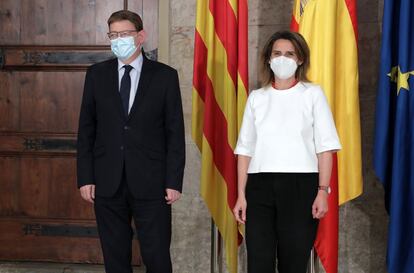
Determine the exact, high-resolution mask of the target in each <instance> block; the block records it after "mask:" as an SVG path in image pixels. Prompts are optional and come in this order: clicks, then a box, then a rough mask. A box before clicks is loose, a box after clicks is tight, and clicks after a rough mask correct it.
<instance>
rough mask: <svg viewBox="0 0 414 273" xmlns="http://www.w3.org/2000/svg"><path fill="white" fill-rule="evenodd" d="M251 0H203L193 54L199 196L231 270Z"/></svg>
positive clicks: (234, 253) (237, 238) (235, 240)
mask: <svg viewBox="0 0 414 273" xmlns="http://www.w3.org/2000/svg"><path fill="white" fill-rule="evenodd" d="M247 62H248V58H247V0H199V1H197V18H196V32H195V52H194V78H193V112H192V136H193V139H194V141H195V143H196V144H197V146H198V148H199V150H200V152H201V195H202V197H203V198H204V200H205V202H206V204H207V207H208V209H209V211H210V213H211V216H212V218H213V220H214V223H215V224H216V225H217V227H218V230H219V232H220V234H221V236H222V237H223V241H224V246H225V252H226V261H227V265H228V269H229V272H231V273H236V272H237V250H238V245H239V243H240V242H241V236H240V233H239V231H238V226H237V223H236V221H235V219H234V217H233V214H232V209H233V207H234V205H235V203H236V199H237V170H236V165H237V164H236V157H235V155H234V154H233V150H234V148H235V145H236V141H237V134H238V132H239V128H240V124H241V120H242V115H243V110H244V105H245V102H246V99H247V90H248V89H247V88H248V66H247Z"/></svg>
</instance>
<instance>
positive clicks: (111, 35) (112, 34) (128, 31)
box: [107, 30, 138, 40]
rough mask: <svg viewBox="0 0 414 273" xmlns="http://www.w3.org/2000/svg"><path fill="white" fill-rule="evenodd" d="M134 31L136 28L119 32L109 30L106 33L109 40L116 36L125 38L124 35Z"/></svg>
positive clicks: (129, 34) (126, 35) (127, 35)
mask: <svg viewBox="0 0 414 273" xmlns="http://www.w3.org/2000/svg"><path fill="white" fill-rule="evenodd" d="M134 32H138V30H124V31H119V32H118V31H111V32H108V33H107V34H108V38H109V40H115V39H117V38H118V37H121V38H125V37H129V36H132V33H134Z"/></svg>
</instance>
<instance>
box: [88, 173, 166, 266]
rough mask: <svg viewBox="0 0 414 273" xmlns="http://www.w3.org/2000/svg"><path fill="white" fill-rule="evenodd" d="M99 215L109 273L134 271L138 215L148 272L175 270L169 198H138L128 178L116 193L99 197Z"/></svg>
mask: <svg viewBox="0 0 414 273" xmlns="http://www.w3.org/2000/svg"><path fill="white" fill-rule="evenodd" d="M95 215H96V222H97V225H98V232H99V237H100V240H101V245H102V251H103V256H104V261H105V271H106V272H107V273H132V267H131V257H132V254H131V253H132V250H131V248H132V237H133V232H132V228H131V220H132V219H134V222H135V226H136V228H137V235H138V239H139V242H140V246H141V255H142V258H143V261H144V264H145V266H146V268H147V273H171V272H172V266H171V257H170V242H171V206H170V205H167V204H166V201H165V199H160V200H138V199H134V197H133V196H132V195H131V193H130V191H129V190H128V186H127V183H126V181H125V178H124V179H123V181H122V183H121V186H120V188H119V189H118V191H117V192H116V194H115V195H114V196H112V197H100V196H96V197H95Z"/></svg>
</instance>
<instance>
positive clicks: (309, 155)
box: [234, 82, 341, 173]
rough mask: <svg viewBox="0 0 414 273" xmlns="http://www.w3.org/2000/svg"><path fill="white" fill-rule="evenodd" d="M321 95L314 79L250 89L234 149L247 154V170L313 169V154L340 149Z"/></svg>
mask: <svg viewBox="0 0 414 273" xmlns="http://www.w3.org/2000/svg"><path fill="white" fill-rule="evenodd" d="M340 149H341V144H340V143H339V138H338V134H337V132H336V128H335V124H334V120H333V117H332V113H331V110H330V108H329V105H328V102H327V100H326V97H325V95H324V93H323V91H322V89H321V88H320V87H319V86H318V85H315V84H311V83H304V82H298V83H297V84H296V85H295V86H293V87H291V88H289V89H286V90H277V89H274V88H273V87H272V86H268V87H264V88H261V89H258V90H254V91H252V92H251V93H250V95H249V97H248V99H247V103H246V107H245V111H244V116H243V122H242V127H241V129H240V134H239V138H238V140H237V145H236V149H235V151H234V153H235V154H239V155H246V156H249V157H251V160H250V164H249V168H248V173H259V172H288V173H291V172H297V173H303V172H318V158H317V153H321V152H324V151H330V150H340Z"/></svg>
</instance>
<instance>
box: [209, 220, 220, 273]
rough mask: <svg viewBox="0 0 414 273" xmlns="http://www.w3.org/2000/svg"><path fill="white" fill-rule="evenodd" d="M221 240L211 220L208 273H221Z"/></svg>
mask: <svg viewBox="0 0 414 273" xmlns="http://www.w3.org/2000/svg"><path fill="white" fill-rule="evenodd" d="M221 250H222V238H221V235H220V232H219V231H218V228H217V226H216V225H215V224H214V220H213V218H211V255H210V256H211V257H210V272H211V273H223V259H222V253H221Z"/></svg>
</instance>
